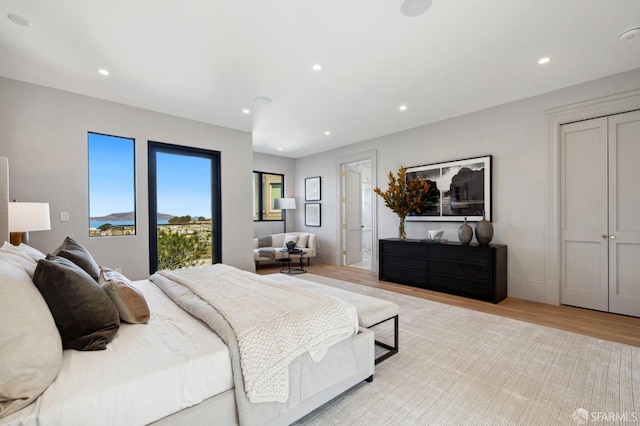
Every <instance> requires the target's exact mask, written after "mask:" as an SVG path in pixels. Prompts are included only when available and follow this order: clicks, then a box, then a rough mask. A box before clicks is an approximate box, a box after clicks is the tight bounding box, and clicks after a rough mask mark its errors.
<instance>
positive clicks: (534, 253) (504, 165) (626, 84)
mask: <svg viewBox="0 0 640 426" xmlns="http://www.w3.org/2000/svg"><path fill="white" fill-rule="evenodd" d="M638 88H640V69H636V70H632V71H629V72H626V73H622V74H618V75H615V76H611V77H608V78H603V79H599V80H595V81H592V82H588V83H584V84H581V85H577V86H573V87H570V88H567V89H562V90H558V91H555V92H551V93H548V94H545V95H541V96H537V97H533V98H529V99H525V100H521V101H517V102H513V103H509V104H505V105H500V106H497V107H494V108H490V109H486V110H482V111H478V112H475V113H471V114H468V115H464V116H460V117H456V118H453V119H449V120H445V121H441V122H438V123H434V124H430V125H426V126H422V127H418V128H415V129H411V130H407V131H404V132H400V133H396V134H392V135H387V136H384V137H380V138H376V139H372V140H368V141H364V142H361V143H357V144H353V145H349V146H347V147H344V148H340V149H336V150H332V151H329V152H324V153H321V154H317V155H314V156H310V157H305V158H301V159H298V160H297V161H296V188H299V189H298V190H297V193H298V194H304V177H305V176H321V177H322V192H323V195H322V216H323V218H322V227H320V228H315V231H314V232H315V233H316V234H318V242H319V244H320V248H319V250H318V252H319V255H318V257H319V261H322V262H325V263H332V264H339V263H340V247H339V245H338V242H339V241H340V238H339V233H338V232H339V230H338V224H339V221H338V220H337V218H338V206H339V203H338V201H339V200H338V198H337V194H339V191H338V182H339V180H338V173H339V170H338V167H337V163H338V162H339V158H341V157H346V156H350V155H354V154H356V153H359V152H364V151H368V150H372V149H375V150H376V151H377V158H378V161H377V162H378V164H377V185H378V186H379V187H381V188H383V189H384V188H386V186H387V173H388V172H389V171H393V172H394V173H395V172H396V171H397V170H398V168H399V167H400V166H416V165H421V164H430V163H437V162H443V161H451V160H457V159H463V158H470V157H476V156H483V155H489V154H490V155H493V226H494V230H495V232H494V239H493V242H494V243H501V244H507V245H508V246H509V249H508V268H509V295H510V296H514V297H521V298H525V299H531V300H536V299H539V297H538V295H539V294H540V293H541V291H540V290H541V288H543V287H544V278H545V277H544V273H545V265H544V250H545V241H544V238H545V227H544V225H545V217H546V214H545V188H546V186H545V185H546V166H547V163H546V152H545V111H547V110H549V109H553V108H556V107H561V106H565V105H569V104H573V103H577V102H582V101H586V100H591V99H596V98H599V97H603V96H608V95H612V94H616V93H621V92H626V91H630V90H634V89H638ZM300 188H301V190H300ZM376 198H377V202H376V208H377V212H378V238H389V237H397V236H398V218H397V216H396V215H395V214H394V213H393V212H391V210H389V209H388V208H386V207H385V206H384V203H383V202H382V199H381V198H380V197H376ZM459 225H460V224H459V223H441V222H432V223H427V222H420V223H417V222H413V223H408V224H407V236H408V238H425V237H426V235H427V230H428V229H443V230H445V234H444V236H443V238H445V239H450V240H456V241H457V229H458V227H459ZM373 262H374V263H375V262H377V259H373Z"/></svg>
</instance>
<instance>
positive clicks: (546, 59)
mask: <svg viewBox="0 0 640 426" xmlns="http://www.w3.org/2000/svg"><path fill="white" fill-rule="evenodd" d="M549 61H551V58H550V57H548V56H543V57H542V58H540V59H538V65H544V64H548V63H549Z"/></svg>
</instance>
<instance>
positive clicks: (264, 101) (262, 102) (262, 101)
mask: <svg viewBox="0 0 640 426" xmlns="http://www.w3.org/2000/svg"><path fill="white" fill-rule="evenodd" d="M253 101H254V102H255V103H257V104H260V105H269V104H270V103H271V99H269V98H267V97H266V96H258V97H257V98H255V99H254V100H253Z"/></svg>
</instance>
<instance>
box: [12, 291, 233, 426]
mask: <svg viewBox="0 0 640 426" xmlns="http://www.w3.org/2000/svg"><path fill="white" fill-rule="evenodd" d="M134 284H135V286H136V287H137V288H139V289H140V290H141V291H142V292H143V294H144V296H145V298H146V299H147V302H148V304H149V308H150V310H151V319H150V321H149V323H148V324H126V323H123V324H121V326H120V330H119V331H118V334H117V335H116V337H115V338H114V340H113V341H112V342H111V343H109V345H108V346H107V349H106V350H105V351H95V352H79V351H75V350H66V351H64V354H63V364H62V369H61V370H60V373H59V374H58V376H57V377H56V379H55V381H54V382H53V383H52V384H51V386H50V387H49V388H48V389H47V390H46V391H45V393H44V394H42V396H41V397H40V398H38V399H37V400H36V402H34V403H33V404H31V405H29V406H27V407H25V408H24V409H22V410H20V411H18V412H16V413H14V414H12V415H9V416H7V417H5V418H2V419H0V425H1V426H5V425H33V426H35V425H39V426H60V425H65V426H73V425H91V426H101V425H105V426H107V425H109V426H111V425H144V424H148V423H150V422H153V421H156V420H158V419H160V418H162V417H165V416H167V415H169V414H171V413H174V412H176V411H180V410H182V409H184V408H187V407H190V406H192V405H195V404H198V403H200V402H202V401H203V400H205V399H207V398H209V397H211V396H213V395H216V394H218V393H221V392H224V391H226V390H228V389H231V388H233V378H232V375H231V374H232V373H231V364H230V359H229V352H228V350H227V347H226V345H225V344H224V343H223V342H222V340H221V339H220V338H219V337H218V336H217V335H216V334H215V333H213V332H212V331H211V330H210V329H209V327H208V326H206V325H205V324H203V323H202V322H200V321H199V320H197V319H195V318H194V317H192V316H191V315H189V314H188V313H186V312H185V311H183V310H182V309H181V308H180V307H178V306H177V305H175V304H174V303H173V302H172V301H171V300H170V299H169V298H168V297H167V296H166V295H165V294H164V293H163V292H162V291H161V290H160V289H159V288H157V287H156V286H155V285H154V284H153V283H151V282H149V281H146V280H143V281H137V282H135V283H134Z"/></svg>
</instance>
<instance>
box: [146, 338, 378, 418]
mask: <svg viewBox="0 0 640 426" xmlns="http://www.w3.org/2000/svg"><path fill="white" fill-rule="evenodd" d="M352 340H353V348H354V351H355V354H356V362H357V364H358V366H359V370H358V372H357V373H355V374H354V375H352V376H351V377H348V378H346V379H345V380H343V381H341V382H339V383H336V384H334V385H333V386H331V387H329V388H327V389H325V390H324V391H322V392H320V393H317V394H315V395H314V396H312V397H311V398H308V399H307V400H305V401H304V402H302V403H301V404H300V405H298V406H297V407H295V409H293V410H290V411H288V412H287V413H285V414H284V415H281V416H279V417H278V418H277V419H275V420H274V421H273V422H271V423H267V424H271V425H289V424H291V423H293V422H294V421H296V420H297V419H299V418H301V417H302V416H304V415H306V414H308V413H310V412H311V411H313V410H315V409H316V408H318V407H320V406H321V405H323V404H325V403H326V402H328V401H330V400H331V399H333V398H335V397H336V396H338V395H340V394H341V393H343V392H345V391H347V390H348V389H350V388H352V387H353V386H355V385H357V384H358V383H361V382H363V381H364V380H367V381H370V380H371V378H372V377H373V371H374V362H373V359H374V356H375V355H374V334H373V331H371V330H367V329H360V332H359V333H358V334H357V335H356V336H354V337H353V338H352ZM338 344H340V343H338ZM344 344H347V341H344ZM324 370H325V371H320V372H318V373H317V374H318V375H324V374H327V375H330V374H331V365H328V366H327V368H325V369H324ZM234 393H235V391H234V389H230V390H228V391H226V392H223V393H221V394H218V395H216V396H213V397H211V398H209V399H207V400H205V401H203V402H201V403H200V404H198V405H194V406H192V407H189V408H187V409H184V410H182V411H178V412H177V413H174V414H172V415H170V416H167V417H165V418H163V419H160V420H158V421H157V422H154V423H153V425H156V426H172V425H175V426H182V425H185V424H189V425H210V424H216V425H237V424H238V416H237V407H236V399H235V395H234Z"/></svg>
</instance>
